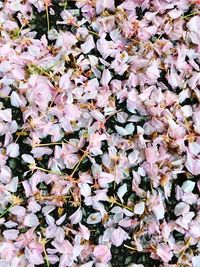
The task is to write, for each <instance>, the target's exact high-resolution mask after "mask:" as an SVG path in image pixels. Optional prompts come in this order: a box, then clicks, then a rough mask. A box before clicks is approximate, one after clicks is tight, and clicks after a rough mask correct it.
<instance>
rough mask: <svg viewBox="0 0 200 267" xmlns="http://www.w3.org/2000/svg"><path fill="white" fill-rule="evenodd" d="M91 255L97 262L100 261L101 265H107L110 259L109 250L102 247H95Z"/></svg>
mask: <svg viewBox="0 0 200 267" xmlns="http://www.w3.org/2000/svg"><path fill="white" fill-rule="evenodd" d="M93 255H94V256H95V258H96V259H97V261H100V262H101V263H107V262H109V261H110V260H111V258H112V255H111V253H110V250H109V248H108V247H107V246H104V245H98V246H96V247H95V249H94V251H93Z"/></svg>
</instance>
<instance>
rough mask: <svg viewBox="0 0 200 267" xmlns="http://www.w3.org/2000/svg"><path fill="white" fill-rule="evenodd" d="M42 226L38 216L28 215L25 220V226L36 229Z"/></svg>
mask: <svg viewBox="0 0 200 267" xmlns="http://www.w3.org/2000/svg"><path fill="white" fill-rule="evenodd" d="M39 224H40V222H39V220H38V218H37V216H36V215H35V214H34V213H30V214H28V215H26V217H25V219H24V225H25V226H28V227H36V226H38V225H39Z"/></svg>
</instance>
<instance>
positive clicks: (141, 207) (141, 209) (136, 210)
mask: <svg viewBox="0 0 200 267" xmlns="http://www.w3.org/2000/svg"><path fill="white" fill-rule="evenodd" d="M144 208H145V203H144V202H143V201H142V202H140V203H138V204H136V205H135V207H134V213H135V214H138V215H142V214H143V213H144Z"/></svg>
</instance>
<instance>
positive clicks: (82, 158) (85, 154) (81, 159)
mask: <svg viewBox="0 0 200 267" xmlns="http://www.w3.org/2000/svg"><path fill="white" fill-rule="evenodd" d="M87 155H88V151H87V150H86V151H84V153H83V155H82V157H81V158H80V160H79V162H78V163H77V164H76V166H75V168H74V170H73V172H72V173H71V175H70V177H73V176H74V173H75V172H76V171H77V170H78V167H79V166H80V164H81V162H82V161H83V160H84V158H85V157H86V156H87Z"/></svg>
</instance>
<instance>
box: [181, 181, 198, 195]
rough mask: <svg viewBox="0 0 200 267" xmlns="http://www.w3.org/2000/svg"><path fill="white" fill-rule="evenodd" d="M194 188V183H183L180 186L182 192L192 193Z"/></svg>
mask: <svg viewBox="0 0 200 267" xmlns="http://www.w3.org/2000/svg"><path fill="white" fill-rule="evenodd" d="M194 187H195V182H192V181H185V182H184V183H183V185H182V186H181V188H182V190H183V192H187V193H188V192H192V191H193V189H194Z"/></svg>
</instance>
